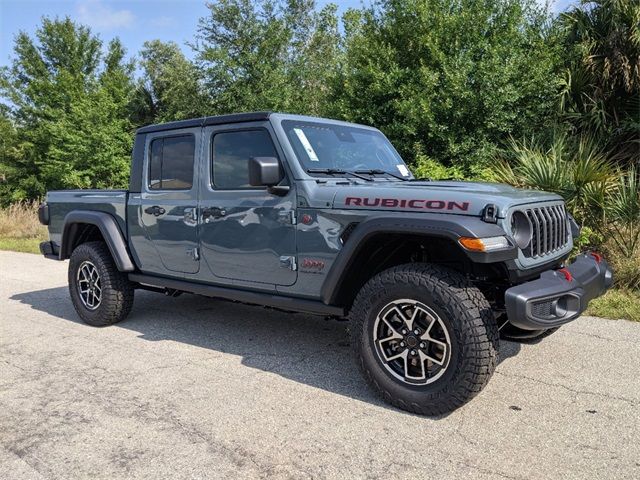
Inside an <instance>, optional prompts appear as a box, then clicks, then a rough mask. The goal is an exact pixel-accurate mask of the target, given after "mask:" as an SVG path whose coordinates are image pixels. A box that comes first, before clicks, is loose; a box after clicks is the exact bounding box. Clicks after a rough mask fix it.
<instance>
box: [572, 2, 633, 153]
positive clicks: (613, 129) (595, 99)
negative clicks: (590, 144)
mask: <svg viewBox="0 0 640 480" xmlns="http://www.w3.org/2000/svg"><path fill="white" fill-rule="evenodd" d="M561 20H562V23H563V24H564V26H565V28H566V31H567V49H568V51H569V52H571V53H573V55H570V60H568V62H567V71H566V74H565V77H564V79H563V81H562V83H561V95H560V108H561V111H562V112H563V114H564V115H565V118H567V119H568V120H569V121H570V122H571V123H572V124H573V125H574V127H575V128H576V129H577V130H578V131H581V132H590V133H591V134H597V135H601V136H604V137H606V138H607V139H608V141H607V143H608V145H609V147H610V148H611V149H612V150H614V152H613V153H614V154H615V157H617V158H618V159H621V160H624V161H629V162H630V163H633V161H635V160H637V159H638V157H639V156H640V128H639V127H640V125H639V118H640V2H638V1H637V0H582V1H581V2H580V3H579V4H578V5H577V6H575V7H573V8H572V9H571V10H569V11H568V12H566V13H564V14H562V16H561Z"/></svg>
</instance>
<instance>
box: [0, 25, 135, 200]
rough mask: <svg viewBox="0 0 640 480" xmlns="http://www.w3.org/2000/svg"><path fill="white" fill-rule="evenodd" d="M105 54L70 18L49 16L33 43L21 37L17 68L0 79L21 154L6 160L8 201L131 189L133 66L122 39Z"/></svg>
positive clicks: (16, 50) (14, 65) (16, 48)
mask: <svg viewBox="0 0 640 480" xmlns="http://www.w3.org/2000/svg"><path fill="white" fill-rule="evenodd" d="M101 49H102V42H101V41H100V39H99V38H98V37H97V36H95V35H93V34H92V33H91V31H90V29H89V28H87V27H84V26H80V25H77V24H75V23H74V22H72V21H71V20H70V19H69V18H64V19H53V20H52V19H48V18H44V19H43V21H42V25H41V27H40V28H39V29H38V30H37V31H36V35H35V38H31V37H30V36H29V35H27V34H26V33H24V32H21V33H19V34H18V36H17V37H16V43H15V46H14V53H15V56H14V58H13V61H12V65H11V66H10V67H8V68H4V69H3V70H2V72H1V73H0V93H1V94H2V96H3V97H4V99H5V101H6V104H5V107H6V108H8V109H10V111H11V117H12V121H13V123H14V126H15V128H16V144H15V147H14V148H15V149H14V151H15V152H17V153H18V154H17V155H14V157H13V158H11V159H10V160H9V162H8V163H9V166H8V167H9V168H8V172H9V173H8V175H7V179H6V184H7V185H8V188H5V195H8V196H9V199H10V200H21V199H24V198H36V197H38V196H42V195H43V194H44V192H45V191H46V190H48V189H54V188H78V187H85V188H86V187H119V186H124V185H125V184H126V178H127V175H128V172H127V165H128V163H129V157H130V150H131V145H132V135H131V133H132V132H131V129H132V127H131V124H130V121H129V116H128V115H129V103H130V101H131V94H132V91H133V82H132V75H133V63H132V62H128V61H126V60H125V50H124V48H123V46H122V44H121V43H120V41H119V40H117V39H116V40H113V41H112V42H110V43H109V45H108V47H107V50H106V53H104V54H103V53H102V52H101ZM6 190H8V192H7V191H6Z"/></svg>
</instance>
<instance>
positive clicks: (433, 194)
mask: <svg viewBox="0 0 640 480" xmlns="http://www.w3.org/2000/svg"><path fill="white" fill-rule="evenodd" d="M547 201H549V202H551V201H556V202H557V201H562V197H560V196H559V195H556V194H553V193H547V192H542V191H538V190H524V189H519V188H514V187H511V186H509V185H503V184H499V183H486V182H458V181H434V182H429V181H410V182H380V181H376V182H369V183H357V184H352V185H349V186H348V187H347V186H341V187H340V188H336V191H335V195H334V197H333V208H336V209H367V210H396V211H414V212H419V211H423V212H441V213H449V214H459V215H474V216H478V215H481V214H482V211H483V209H484V207H485V205H487V204H494V205H495V206H496V207H497V209H498V217H501V218H503V217H504V216H505V213H506V211H507V209H508V208H510V207H512V206H514V205H523V204H527V203H539V202H547Z"/></svg>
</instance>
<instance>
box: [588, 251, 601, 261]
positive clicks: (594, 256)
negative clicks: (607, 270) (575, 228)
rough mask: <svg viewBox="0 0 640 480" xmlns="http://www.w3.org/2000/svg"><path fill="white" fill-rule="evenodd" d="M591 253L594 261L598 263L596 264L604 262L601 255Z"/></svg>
mask: <svg viewBox="0 0 640 480" xmlns="http://www.w3.org/2000/svg"><path fill="white" fill-rule="evenodd" d="M589 253H590V254H591V256H592V257H593V259H594V260H595V261H596V263H600V262H602V255H600V254H599V253H596V252H589Z"/></svg>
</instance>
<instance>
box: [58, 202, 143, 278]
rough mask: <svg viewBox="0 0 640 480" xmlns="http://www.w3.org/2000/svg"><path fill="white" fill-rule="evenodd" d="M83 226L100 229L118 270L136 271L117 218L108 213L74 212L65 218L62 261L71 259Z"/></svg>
mask: <svg viewBox="0 0 640 480" xmlns="http://www.w3.org/2000/svg"><path fill="white" fill-rule="evenodd" d="M83 224H84V225H95V226H96V227H98V229H99V230H100V233H101V234H102V237H103V238H104V241H105V243H106V244H107V247H108V248H109V251H110V252H111V256H112V257H113V260H114V262H115V263H116V267H117V268H118V270H120V271H121V272H133V271H134V270H135V266H134V264H133V262H132V261H131V257H130V256H129V252H128V250H127V242H126V241H125V239H124V236H123V235H122V232H121V231H120V228H119V227H118V224H117V222H116V220H115V218H113V216H112V215H110V214H108V213H106V212H96V211H91V210H73V211H71V212H69V213H68V214H67V215H66V216H65V217H64V221H63V225H62V240H61V242H60V253H59V258H60V260H65V259H67V258H69V257H71V253H72V252H73V247H74V240H75V238H76V236H77V235H78V233H79V232H80V230H79V226H80V225H83Z"/></svg>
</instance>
